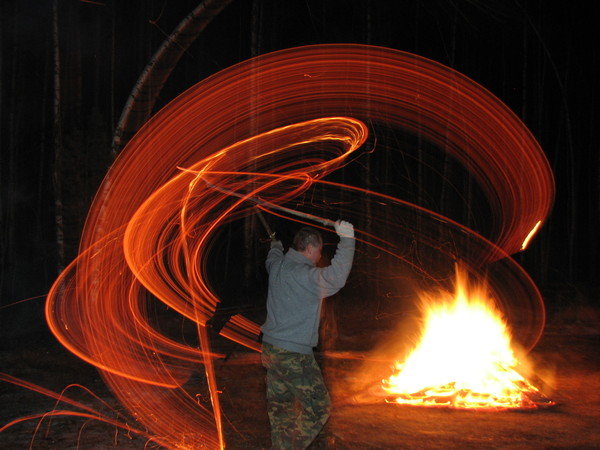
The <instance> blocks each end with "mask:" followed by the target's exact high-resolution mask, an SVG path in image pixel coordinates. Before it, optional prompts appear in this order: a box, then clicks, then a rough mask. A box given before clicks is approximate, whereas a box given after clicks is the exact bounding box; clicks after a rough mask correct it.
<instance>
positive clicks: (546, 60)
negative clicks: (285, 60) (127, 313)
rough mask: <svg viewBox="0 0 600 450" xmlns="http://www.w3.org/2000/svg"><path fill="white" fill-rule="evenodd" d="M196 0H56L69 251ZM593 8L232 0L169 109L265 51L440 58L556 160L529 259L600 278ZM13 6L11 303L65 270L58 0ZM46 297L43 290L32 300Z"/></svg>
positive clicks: (564, 275)
mask: <svg viewBox="0 0 600 450" xmlns="http://www.w3.org/2000/svg"><path fill="white" fill-rule="evenodd" d="M197 3H198V2H196V1H189V0H185V1H183V0H177V1H175V0H153V1H150V0H147V1H144V0H127V1H110V0H107V1H102V0H99V1H97V2H84V1H77V0H58V5H59V34H60V49H61V69H62V79H61V80H62V85H63V90H62V92H61V96H62V104H61V107H62V129H63V136H62V137H63V140H64V141H63V142H64V145H65V147H64V148H65V150H64V154H63V168H62V170H61V177H62V178H63V182H64V185H65V186H66V188H65V201H66V202H67V206H66V210H65V214H66V217H65V221H66V224H65V225H66V233H67V234H66V239H67V244H68V257H69V258H72V257H73V256H74V253H75V248H76V244H77V239H78V236H79V231H80V229H81V225H82V221H83V220H84V218H85V213H86V211H87V208H88V206H89V203H90V201H91V198H92V196H93V194H94V192H95V191H96V189H97V187H98V185H99V183H100V181H101V179H102V177H103V176H104V174H105V173H106V170H107V168H108V166H109V165H110V161H111V159H110V142H111V135H112V131H113V128H114V125H115V123H116V121H117V120H118V117H119V115H120V112H121V109H122V107H123V105H124V103H125V100H126V98H127V95H128V94H129V92H130V90H131V88H132V87H133V85H134V83H135V81H136V79H137V77H138V76H139V74H140V72H141V70H142V69H143V68H144V66H145V65H146V63H147V62H148V60H149V58H150V57H151V55H152V54H153V53H154V51H155V50H156V49H157V48H158V47H159V45H160V44H161V43H162V41H163V40H164V39H165V37H166V36H167V35H168V34H169V33H170V32H171V31H172V30H173V28H174V27H175V26H176V25H177V24H178V23H179V21H180V20H182V19H183V18H184V17H185V16H186V15H187V14H188V13H189V12H190V11H191V10H192V9H193V8H194V7H195V6H196V5H197ZM594 9H595V8H594V3H593V2H561V3H557V2H547V1H543V0H537V1H516V0H515V1H512V0H508V1H501V0H492V1H485V2H478V1H471V0H459V1H449V0H431V1H348V0H346V1H333V0H324V1H312V0H286V1H281V0H262V1H255V2H253V1H250V0H234V1H233V2H232V3H231V4H230V5H229V6H228V7H226V8H225V10H224V11H223V12H222V13H221V14H220V15H219V16H218V17H217V18H216V19H215V20H214V21H213V22H212V23H211V24H210V25H209V26H208V27H207V29H206V30H205V31H204V32H203V33H202V34H201V35H200V37H199V38H198V40H197V41H196V42H195V43H194V44H193V45H192V47H191V48H190V49H189V50H188V51H187V52H186V53H185V55H184V56H183V58H182V59H181V60H180V62H179V64H178V65H177V67H176V68H175V70H174V71H173V73H172V75H171V77H170V79H169V80H168V82H167V84H166V86H165V88H164V90H163V91H162V92H161V94H160V96H159V100H158V105H157V107H160V106H162V105H164V104H166V103H167V102H168V101H169V100H171V99H172V98H174V97H175V96H176V95H177V94H178V93H180V92H182V91H183V90H185V89H186V88H188V87H189V86H191V85H193V84H194V83H196V82H198V81H200V80H202V79H203V78H205V77H206V76H208V75H210V74H213V73H215V72H217V71H219V70H221V69H224V68H226V67H228V66H230V65H231V64H234V63H236V62H239V61H242V60H245V59H247V58H249V57H250V56H252V53H253V51H255V52H258V53H266V52H270V51H274V50H279V49H283V48H287V47H293V46H300V45H307V44H316V43H333V42H354V43H368V44H373V45H380V46H387V47H392V48H396V49H400V50H405V51H409V52H415V53H418V54H420V55H422V56H425V57H427V58H431V59H433V60H436V61H438V62H440V63H442V64H445V65H448V66H450V67H452V68H454V69H456V70H458V71H460V72H462V73H464V74H466V75H467V76H469V77H471V78H472V79H474V80H475V81H477V82H478V83H480V84H481V85H483V86H484V87H486V88H487V89H489V90H490V91H491V92H492V93H494V94H495V95H496V96H498V97H499V98H500V99H502V100H503V101H504V102H505V103H506V104H507V105H508V106H509V107H510V108H511V109H512V110H513V111H514V112H515V113H516V114H517V115H518V116H519V117H520V118H521V119H522V120H523V121H524V122H525V123H526V124H527V126H528V127H529V128H530V130H531V131H532V133H533V134H534V136H536V138H537V139H538V140H539V142H540V143H541V145H542V147H543V148H544V150H545V152H546V153H547V155H548V159H549V160H550V162H551V165H552V167H553V169H554V171H555V176H556V181H557V198H556V203H555V209H554V211H553V213H552V216H551V219H550V221H549V223H548V225H547V226H546V228H545V229H544V230H543V232H542V233H541V235H540V236H539V238H538V240H537V241H536V242H535V243H534V244H533V245H532V247H531V249H530V251H529V252H528V255H524V256H523V257H520V258H522V260H521V262H522V263H523V264H524V265H525V267H526V268H527V269H528V270H529V271H530V272H531V273H532V275H533V276H534V278H535V279H537V280H538V281H539V282H541V283H543V284H545V285H547V286H550V287H551V286H553V285H555V284H557V283H562V284H564V285H578V286H579V285H581V286H590V285H596V284H597V277H598V272H599V266H600V262H599V260H598V256H597V254H598V250H599V241H598V236H597V234H598V233H597V229H598V225H599V222H598V215H599V212H600V195H599V194H600V183H599V177H598V170H599V168H600V161H599V158H598V145H599V140H598V135H597V133H596V130H597V129H598V126H599V125H600V124H599V123H598V122H599V118H598V107H597V105H598V99H597V96H598V90H599V89H598V88H599V86H598V80H599V79H600V70H599V69H600V61H599V55H598V43H599V42H600V39H599V37H600V36H599V32H598V26H597V23H596V20H595V18H596V17H597V14H595V13H594V12H593V10H594ZM0 14H1V19H0V27H1V29H0V35H1V42H0V46H1V54H0V72H1V86H0V89H1V100H0V101H1V103H0V124H1V125H0V132H1V135H0V138H1V145H2V159H1V163H2V166H1V169H0V181H1V187H2V193H1V203H0V208H1V210H0V213H1V226H2V229H1V231H0V233H1V235H0V237H1V252H2V260H1V262H0V263H1V265H2V280H1V295H2V300H1V304H2V305H7V304H10V303H13V302H15V301H18V300H22V299H25V298H28V297H33V296H36V295H43V293H44V292H45V291H46V290H47V289H48V287H49V285H50V283H51V282H52V281H53V279H54V278H55V276H56V269H55V267H56V256H55V254H56V248H55V244H54V226H53V211H54V210H53V204H54V197H53V184H52V171H53V167H54V166H53V165H54V157H55V156H54V155H55V148H54V146H53V131H52V130H53V128H52V123H53V114H52V100H53V94H54V92H53V74H52V68H53V45H52V1H51V0H19V1H17V0H10V1H6V2H2V4H1V6H0ZM253 31H254V32H255V33H257V34H256V36H258V40H257V42H256V43H255V44H254V49H253V44H252V41H251V35H252V32H253ZM41 304H42V303H41V301H40V300H37V301H33V302H32V305H33V306H31V308H35V309H36V310H39V309H40V308H41ZM13 309H14V308H11V310H13ZM28 312H29V311H28ZM10 314H16V315H17V316H19V313H17V312H14V311H13V312H11V313H10Z"/></svg>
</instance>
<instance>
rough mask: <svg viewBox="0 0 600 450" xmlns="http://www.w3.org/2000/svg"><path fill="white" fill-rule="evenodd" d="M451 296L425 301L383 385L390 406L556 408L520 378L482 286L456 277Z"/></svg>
mask: <svg viewBox="0 0 600 450" xmlns="http://www.w3.org/2000/svg"><path fill="white" fill-rule="evenodd" d="M456 278H457V282H456V288H455V293H454V294H451V293H438V294H436V295H435V296H423V298H422V311H423V319H424V320H423V329H422V332H421V335H420V338H419V339H418V342H417V345H416V347H415V348H414V349H413V350H412V352H410V353H409V355H408V357H407V358H406V359H404V361H398V362H396V363H395V364H394V373H393V374H392V375H391V376H390V377H389V378H388V379H385V380H383V386H382V387H383V389H384V391H385V392H386V393H387V394H388V397H387V400H388V401H389V402H394V403H399V404H409V405H416V406H444V407H452V408H469V409H495V410H498V409H499V410H502V409H533V408H538V407H541V406H550V405H553V404H554V403H553V402H552V401H550V400H549V399H548V398H546V397H545V396H544V395H543V394H542V393H541V392H540V391H539V390H538V389H537V388H536V387H535V386H534V385H533V384H532V383H530V382H529V381H528V380H527V379H526V378H525V377H524V376H523V375H522V373H523V372H525V370H524V367H525V363H524V362H523V361H520V360H519V359H518V358H517V356H516V352H515V350H513V347H512V337H511V333H510V330H509V327H508V325H507V323H506V321H505V320H504V318H503V315H502V313H501V312H500V310H499V309H498V308H497V307H496V305H495V302H494V300H493V299H491V298H489V295H488V293H487V290H486V289H485V287H484V286H481V287H471V286H468V283H467V280H466V277H465V276H464V275H463V274H460V272H458V273H457V277H456Z"/></svg>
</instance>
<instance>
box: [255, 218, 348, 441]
mask: <svg viewBox="0 0 600 450" xmlns="http://www.w3.org/2000/svg"><path fill="white" fill-rule="evenodd" d="M335 231H336V233H337V234H338V235H339V237H340V242H339V243H338V246H337V250H336V253H335V256H334V258H333V260H332V261H331V265H329V266H327V267H323V268H318V267H316V264H317V262H318V261H319V259H321V250H322V249H323V238H322V237H321V234H320V233H319V231H317V230H316V229H314V228H310V227H304V228H302V229H301V230H300V231H298V233H296V236H295V237H294V245H293V248H290V249H289V250H288V252H287V253H286V254H285V255H284V253H283V245H282V244H281V242H280V241H277V240H273V241H271V250H270V251H269V254H268V256H267V261H266V267H267V272H268V273H269V293H268V296H267V320H266V321H265V323H264V324H263V326H262V328H261V329H262V333H263V344H262V363H263V366H265V368H266V369H267V403H268V405H267V406H268V413H269V420H270V422H271V443H272V446H273V448H286V449H287V448H294V449H296V448H306V447H307V446H308V445H309V444H310V443H311V442H312V441H313V440H314V438H315V437H316V436H317V435H318V434H319V432H320V431H321V429H322V428H323V425H325V422H327V419H328V418H329V411H330V407H331V404H330V399H329V394H328V392H327V388H326V387H325V383H324V382H323V376H322V375H321V370H320V369H319V366H318V365H317V362H316V361H315V357H314V355H313V347H315V346H316V345H317V342H318V338H319V319H320V313H321V303H322V301H323V299H324V298H325V297H329V296H331V295H333V294H335V293H336V292H337V291H339V290H340V289H341V288H342V287H343V286H344V284H346V279H347V278H348V274H349V273H350V268H351V267H352V259H353V257H354V227H353V225H352V224H350V223H348V222H345V221H339V220H338V221H337V222H336V223H335ZM297 406H299V411H298V410H297Z"/></svg>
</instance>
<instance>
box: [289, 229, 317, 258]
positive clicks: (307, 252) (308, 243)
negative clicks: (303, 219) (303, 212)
mask: <svg viewBox="0 0 600 450" xmlns="http://www.w3.org/2000/svg"><path fill="white" fill-rule="evenodd" d="M294 249H296V250H297V251H298V252H300V253H302V254H303V255H304V256H305V257H306V258H308V259H309V260H310V261H312V262H313V263H315V264H316V263H317V262H318V261H319V260H320V259H321V250H323V237H322V236H321V233H320V232H319V231H318V230H316V229H314V228H312V227H304V228H301V229H300V230H299V231H298V232H297V233H296V236H294Z"/></svg>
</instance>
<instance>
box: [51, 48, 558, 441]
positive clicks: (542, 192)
mask: <svg viewBox="0 0 600 450" xmlns="http://www.w3.org/2000/svg"><path fill="white" fill-rule="evenodd" d="M370 123H378V124H383V125H385V126H388V127H393V128H395V129H402V130H405V131H406V132H407V133H411V134H414V135H420V136H422V138H424V139H427V140H428V141H429V142H431V143H433V144H435V146H437V148H438V149H440V150H442V151H445V152H447V153H448V155H450V156H451V157H453V158H454V159H456V160H457V161H459V162H460V163H461V164H462V165H463V166H464V167H465V168H466V169H467V170H468V171H469V173H470V174H471V175H472V176H473V177H474V179H475V180H476V182H477V183H478V184H479V186H480V187H481V189H482V191H483V192H484V193H485V195H486V198H487V201H488V202H489V205H490V210H491V211H492V217H491V218H490V220H491V221H492V227H491V231H490V232H489V234H486V236H485V237H484V236H480V235H478V234H477V233H475V232H474V231H471V230H469V229H467V228H466V227H464V226H462V225H460V224H458V223H456V222H454V221H452V220H450V219H448V218H446V217H443V216H441V215H439V214H437V213H436V212H433V211H428V210H427V209H425V208H423V207H421V206H417V205H412V204H410V203H408V202H405V201H402V200H400V199H397V198H393V197H390V196H387V195H385V194H382V193H377V192H372V191H369V190H365V189H361V188H360V187H355V186H346V185H342V184H338V183H333V182H328V181H326V180H324V179H323V178H324V177H326V176H327V175H328V174H329V173H331V172H332V171H334V170H336V169H338V168H340V167H341V166H342V165H344V164H347V163H348V161H349V159H348V157H349V156H350V155H351V154H352V153H353V152H356V150H357V149H358V148H359V147H360V146H361V145H362V144H363V142H365V139H366V138H367V133H368V131H367V126H366V125H365V124H370ZM375 151H377V150H376V149H375ZM208 183H210V184H211V185H213V186H218V187H221V188H223V189H226V190H229V191H233V192H237V193H240V194H241V196H242V198H239V197H236V196H228V195H226V194H224V193H223V192H222V191H220V190H218V189H211V187H210V186H209V185H208ZM342 190H343V191H344V192H345V194H344V195H345V197H346V198H353V196H355V197H362V198H364V196H369V197H371V198H372V199H373V200H374V201H373V202H372V203H371V204H372V208H371V210H370V217H369V223H370V225H369V229H368V230H367V229H366V228H365V227H363V226H362V222H364V220H361V217H362V216H363V215H364V212H363V211H362V203H360V202H352V201H349V202H346V203H344V204H341V205H337V206H336V210H335V213H336V214H337V215H338V216H339V217H347V218H351V219H352V220H353V221H354V222H355V224H356V225H357V237H358V239H359V240H360V241H361V242H363V245H368V246H372V247H374V248H378V249H380V250H381V251H383V252H385V253H386V254H387V255H389V256H390V257H391V258H392V259H393V260H395V261H398V262H402V263H405V264H408V265H409V266H410V267H412V268H414V269H416V270H417V271H418V272H419V273H420V274H423V275H424V276H428V275H429V276H430V277H432V278H435V276H434V275H433V274H434V273H436V270H437V269H436V268H437V267H439V266H445V267H447V268H450V269H451V268H452V266H453V264H452V261H453V260H455V259H457V258H459V259H461V260H463V261H465V263H466V264H467V266H468V267H469V269H470V270H471V271H472V272H473V273H475V274H482V273H483V271H484V270H487V271H488V272H487V276H488V279H489V284H490V287H491V288H492V289H494V290H496V291H497V294H498V295H497V297H498V298H500V299H502V304H503V305H504V307H505V309H506V311H507V312H506V314H507V316H508V318H509V319H510V318H511V314H510V309H511V306H514V305H517V306H519V307H520V312H519V314H521V317H520V322H519V326H518V327H517V329H516V335H517V339H518V340H519V341H520V342H521V343H522V344H523V345H524V346H525V347H527V348H531V347H533V345H535V343H536V342H537V340H538V339H539V336H540V333H541V330H542V328H543V324H544V310H543V303H542V299H541V296H540V294H539V292H538V290H537V288H536V287H535V285H534V283H533V282H532V281H531V279H530V278H529V277H528V276H527V274H526V273H525V272H524V271H523V270H522V269H521V268H520V267H519V266H518V265H517V264H516V263H515V262H514V261H513V260H512V259H511V258H510V257H509V255H510V254H513V253H515V252H517V251H519V249H520V248H521V245H522V243H523V242H524V240H525V238H526V237H527V235H528V233H529V232H530V230H532V228H533V227H534V226H535V225H536V224H537V223H538V222H539V221H541V222H543V221H544V220H545V219H546V217H547V215H548V213H549V210H550V207H551V205H552V201H553V197H554V184H553V179H552V175H551V171H550V168H549V165H548V162H547V160H546V158H545V156H544V154H543V152H542V150H541V149H540V147H539V145H538V144H537V142H536V141H535V139H534V138H533V137H532V135H531V134H530V133H529V131H528V130H527V128H526V127H525V126H524V125H523V123H522V122H521V121H520V120H519V119H518V118H517V117H516V116H515V115H514V114H513V113H512V112H511V111H510V110H509V109H508V108H507V107H506V106H505V105H504V104H503V103H502V102H501V101H499V100H498V99H497V98H496V97H494V96H493V95H492V94H491V93H489V92H488V91H486V90H485V89H484V88H482V87H481V86H479V85H478V84H477V83H475V82H473V81H472V80H470V79H469V78H467V77H466V76H464V75H462V74H460V73H458V72H456V71H454V70H452V69H449V68H447V67H445V66H443V65H441V64H438V63H436V62H433V61H430V60H427V59H425V58H423V57H419V56H417V55H414V54H410V53H404V52H400V51H396V50H391V49H386V48H379V47H372V46H363V45H318V46H309V47H301V48H294V49H289V50H284V51H279V52H275V53H271V54H267V55H264V56H260V57H257V58H254V59H252V60H249V61H246V62H242V63H240V64H237V65H235V66H233V67H230V68H228V69H225V70H223V71H221V72H219V73H217V74H216V75H214V76H212V77H210V78H208V79H206V80H204V81H202V82H200V83H198V84H197V85H195V86H193V87H191V88H190V89H188V90H187V91H186V92H184V93H183V94H181V95H180V96H179V97H177V98H176V99H175V100H173V101H172V102H171V103H169V104H168V105H167V106H166V107H165V108H163V109H162V110H161V111H160V112H159V113H157V114H156V115H155V116H154V117H153V118H152V119H151V120H150V121H149V122H148V123H147V124H146V125H145V126H144V127H143V128H142V129H141V130H140V131H139V132H138V133H137V134H136V136H135V137H134V138H133V139H132V140H131V141H130V142H129V144H128V145H127V147H126V148H125V150H124V151H123V152H122V153H121V155H120V156H119V158H118V159H117V161H116V162H115V163H114V165H113V166H112V167H111V169H110V171H109V173H108V175H107V176H106V178H105V180H104V182H103V184H102V186H101V188H100V190H99V192H98V194H97V197H96V199H95V200H94V203H93V206H92V208H91V210H90V212H89V215H88V219H87V222H86V225H85V229H84V232H83V236H82V240H81V251H80V255H79V257H78V258H77V259H76V260H75V261H74V262H73V263H72V264H71V265H70V266H69V267H68V268H67V269H66V270H65V271H64V272H63V273H62V274H61V276H60V277H59V279H58V280H57V281H56V283H55V284H54V286H53V287H52V290H51V291H50V293H49V295H48V299H47V304H46V317H47V321H48V324H49V326H50V328H51V329H52V332H53V333H54V334H55V335H56V337H57V338H58V339H59V340H60V342H61V343H62V344H63V345H64V346H66V347H67V348H68V349H69V350H71V351H72V352H73V353H75V354H76V355H78V356H79V357H81V358H82V359H84V360H85V361H87V362H89V363H91V364H93V365H95V366H96V367H97V368H98V369H99V371H100V373H101V374H102V376H103V378H104V380H105V381H106V383H107V384H108V385H109V386H110V388H111V389H112V390H113V392H114V393H115V395H116V396H117V397H118V399H119V400H120V401H121V402H122V404H123V405H124V406H125V407H126V408H127V409H128V410H129V411H130V413H131V414H132V416H133V417H134V418H135V419H136V420H137V421H138V422H139V423H140V424H141V426H142V427H144V428H146V429H147V430H149V431H148V432H149V433H150V434H152V435H153V436H154V438H153V439H154V441H156V442H158V443H160V444H161V445H164V446H167V447H171V448H183V447H194V446H208V447H222V446H223V445H224V442H223V437H222V430H221V428H220V410H219V403H218V395H217V393H216V384H215V378H214V373H213V370H212V360H213V358H214V357H215V355H214V354H213V353H212V352H211V349H210V345H209V341H208V338H207V337H206V334H205V333H204V327H203V324H204V322H205V321H206V320H207V318H208V317H210V315H211V313H212V312H213V311H214V308H215V305H216V303H217V302H218V300H219V299H218V297H217V295H216V294H215V292H214V289H212V288H211V286H210V285H209V282H208V280H207V276H206V275H207V265H206V264H207V255H208V253H209V248H210V245H211V239H212V238H214V236H215V232H216V230H218V229H219V227H221V226H223V225H224V224H226V223H228V222H231V221H233V220H237V219H240V218H243V217H245V216H248V215H250V214H252V213H253V208H254V206H255V205H254V204H252V203H251V202H247V201H244V196H247V197H260V198H261V199H263V200H265V201H267V202H269V203H272V204H275V205H282V204H287V206H288V207H290V208H294V205H293V204H292V203H291V202H292V200H293V199H295V198H298V197H300V196H301V195H302V194H305V193H307V192H310V193H311V195H313V196H318V198H321V199H336V198H339V195H340V192H341V191H342ZM261 208H263V209H264V210H265V211H267V212H270V213H273V214H277V215H280V216H284V217H287V218H289V219H290V220H296V221H298V219H297V218H295V217H293V216H290V215H288V214H285V212H281V211H276V210H271V209H269V208H268V207H264V206H261ZM303 208H305V209H307V210H309V212H310V213H311V214H314V215H316V216H318V217H329V216H331V215H332V214H334V213H332V210H331V209H330V207H329V206H328V205H327V203H326V202H322V203H319V202H312V203H310V204H305V205H303ZM391 226H393V227H395V229H396V233H395V235H394V236H395V238H392V239H390V238H387V237H385V238H384V237H380V236H379V233H378V232H377V230H383V229H386V228H389V227H391ZM442 235H443V236H444V240H445V241H447V242H452V246H451V247H452V248H451V249H450V248H449V246H447V245H445V242H441V241H440V239H441V238H440V236H442ZM406 236H409V237H410V240H412V241H414V240H416V241H418V243H419V245H421V246H422V247H423V248H425V249H426V250H427V253H429V254H430V255H431V256H430V260H429V259H428V260H423V259H422V258H420V259H419V258H415V257H414V256H411V254H410V252H407V250H406V245H407V239H408V238H406ZM396 237H397V238H396ZM491 262H493V263H494V264H493V265H494V269H493V271H492V272H493V273H491V274H490V271H489V267H488V266H486V264H487V263H491ZM500 281H501V282H500ZM148 292H149V293H151V294H152V295H153V296H155V297H157V298H158V299H159V300H160V301H162V302H163V303H164V304H166V305H168V306H169V307H170V308H173V309H174V310H176V311H177V312H178V313H180V314H181V315H183V316H185V317H186V318H188V319H190V320H191V321H193V322H195V323H196V324H198V329H199V334H200V341H201V348H200V349H199V348H196V347H195V346H190V345H184V344H181V343H179V342H176V341H174V340H172V339H169V338H167V337H165V336H163V335H162V334H161V333H160V332H159V331H158V330H157V329H155V328H154V327H153V326H152V325H151V324H150V321H149V317H148V311H147V310H146V304H147V295H148ZM523 311H525V312H526V314H523ZM258 333H259V327H258V324H256V323H253V322H252V321H250V320H248V319H246V318H244V317H242V316H235V317H234V318H233V319H232V320H231V322H230V323H229V324H228V325H227V327H226V328H225V329H224V330H223V332H222V335H223V336H225V337H227V338H229V339H231V340H234V341H236V342H239V343H240V344H243V345H245V346H247V347H249V348H251V349H254V350H258V348H259V347H258V344H257V337H258ZM200 365H204V367H205V369H206V375H207V380H208V382H207V384H208V385H209V387H210V388H211V391H212V407H209V406H203V405H201V404H199V403H198V402H197V401H196V399H195V398H194V397H193V396H191V395H190V394H188V393H187V391H186V390H185V389H183V387H182V386H183V385H184V383H185V382H186V381H187V380H188V379H189V376H190V373H191V372H192V371H193V370H197V368H198V366H200Z"/></svg>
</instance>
